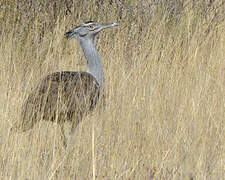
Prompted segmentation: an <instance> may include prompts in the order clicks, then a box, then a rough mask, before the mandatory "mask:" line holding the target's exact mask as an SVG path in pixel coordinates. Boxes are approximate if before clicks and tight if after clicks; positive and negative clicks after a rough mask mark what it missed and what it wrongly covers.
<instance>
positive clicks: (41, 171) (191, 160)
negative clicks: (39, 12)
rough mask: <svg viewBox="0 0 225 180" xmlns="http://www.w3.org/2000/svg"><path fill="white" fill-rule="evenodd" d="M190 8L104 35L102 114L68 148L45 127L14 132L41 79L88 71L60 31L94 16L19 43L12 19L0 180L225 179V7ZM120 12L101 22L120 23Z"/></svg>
mask: <svg viewBox="0 0 225 180" xmlns="http://www.w3.org/2000/svg"><path fill="white" fill-rule="evenodd" d="M105 8H106V7H105ZM194 10H195V9H192V8H191V6H190V7H189V6H187V7H186V8H185V9H184V10H183V11H182V13H180V14H179V18H178V19H177V20H176V19H175V18H174V19H173V18H171V19H172V20H168V19H167V16H166V14H165V15H163V13H162V12H159V10H156V12H157V13H155V14H152V15H151V19H150V21H148V24H147V23H146V21H145V20H144V19H142V18H141V16H140V17H139V16H138V15H139V14H138V13H137V14H136V17H135V18H134V17H129V15H127V16H126V14H125V15H124V16H125V19H121V20H119V23H120V27H119V28H112V29H108V30H105V31H104V32H102V33H100V34H99V36H98V38H97V39H96V46H97V48H98V49H99V53H100V55H101V57H102V61H103V64H104V68H105V75H106V101H107V103H106V107H105V110H104V112H102V113H100V114H99V113H98V111H97V110H96V111H95V112H94V113H92V114H91V115H89V116H88V117H86V118H85V119H84V120H83V121H82V123H81V124H80V125H79V127H78V129H77V131H76V133H75V134H74V136H73V137H72V138H71V141H70V144H69V147H68V149H67V150H66V151H64V150H63V148H62V146H61V144H60V142H59V141H58V138H59V135H58V129H57V125H55V124H51V123H48V122H41V123H39V124H37V125H36V126H35V128H34V129H33V130H31V131H29V132H26V133H21V134H20V133H18V134H13V135H12V136H10V134H9V129H10V127H11V126H12V124H13V123H15V122H16V121H19V118H20V117H19V114H20V112H21V107H22V104H23V102H24V100H25V98H26V97H27V95H28V93H29V92H30V91H31V89H32V88H33V87H34V86H35V84H37V83H38V82H39V81H40V79H42V78H43V77H44V76H46V75H47V74H48V73H51V72H55V71H61V70H73V71H75V70H82V69H85V60H84V58H83V55H82V52H81V49H80V47H79V45H78V43H77V42H76V40H70V41H66V40H65V39H64V37H63V34H64V32H65V31H66V30H69V29H70V28H69V26H70V23H71V24H79V23H81V22H82V21H83V20H84V19H86V20H89V19H88V17H89V16H88V15H87V16H86V17H81V14H80V16H78V19H76V20H75V21H76V22H74V19H73V18H72V16H71V17H70V16H69V17H68V18H61V19H60V21H57V22H56V25H55V26H54V28H53V30H52V31H49V30H48V27H46V28H45V29H44V32H45V33H44V35H43V37H42V38H41V39H40V37H39V35H40V32H39V28H38V27H39V24H38V23H39V21H34V22H33V24H34V25H33V26H32V30H29V29H28V31H27V32H26V33H27V36H26V37H21V34H23V33H17V30H18V28H17V26H19V25H17V22H16V21H15V22H14V23H13V25H14V26H13V27H14V28H12V29H11V30H10V31H8V29H10V25H12V24H10V23H11V18H12V17H14V16H13V15H12V16H9V17H8V18H5V19H4V20H5V26H4V27H3V26H2V28H1V32H0V33H1V37H0V38H1V44H0V112H1V113H0V114H1V116H0V118H1V121H0V129H1V131H0V151H1V153H0V177H1V179H94V178H93V172H94V173H95V174H96V177H95V178H96V179H222V178H223V177H225V156H224V152H225V132H224V126H225V30H224V29H225V23H224V21H221V18H224V17H225V16H224V13H223V12H224V9H222V10H223V11H222V10H220V11H219V10H218V11H216V12H217V13H213V12H214V11H213V10H212V11H211V10H210V9H209V12H207V15H206V16H207V17H203V16H201V14H197V12H195V11H194ZM74 11H75V10H74ZM89 11H90V12H89ZM89 11H88V12H87V13H90V17H94V13H93V12H92V11H91V10H89ZM134 11H135V10H134ZM114 13H115V12H112V14H113V15H111V16H110V15H107V18H108V19H104V16H103V15H104V14H102V15H101V14H100V15H98V17H96V19H97V20H99V21H107V22H116V21H117V16H116V14H114ZM218 14H219V15H218ZM0 15H1V16H3V14H0ZM38 18H39V17H36V19H37V20H38ZM132 18H133V19H132ZM47 20H50V19H47ZM47 20H46V21H47ZM35 23H37V24H35ZM144 23H146V24H144ZM7 24H8V26H7ZM68 24H69V25H68ZM140 27H141V28H140ZM93 121H94V123H92V122H93ZM93 124H94V132H93V130H92V128H93ZM66 126H68V127H69V124H66ZM93 133H94V137H92V135H93ZM93 142H94V144H93ZM93 148H94V152H93V151H92V150H93ZM93 162H94V166H93ZM93 167H94V171H93Z"/></svg>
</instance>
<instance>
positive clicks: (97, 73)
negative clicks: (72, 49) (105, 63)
mask: <svg viewBox="0 0 225 180" xmlns="http://www.w3.org/2000/svg"><path fill="white" fill-rule="evenodd" d="M78 41H79V43H80V45H81V47H82V49H83V52H84V56H85V58H86V60H87V66H88V68H87V72H88V73H90V74H92V75H93V76H94V77H95V78H96V80H97V82H98V83H99V85H100V86H101V87H103V86H104V82H105V79H104V71H103V67H102V63H101V59H100V57H99V55H98V52H97V50H96V48H95V45H94V40H89V39H88V40H87V39H85V40H83V39H78Z"/></svg>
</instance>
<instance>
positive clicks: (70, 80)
mask: <svg viewBox="0 0 225 180" xmlns="http://www.w3.org/2000/svg"><path fill="white" fill-rule="evenodd" d="M118 25H119V24H118V23H99V22H95V21H88V22H85V23H82V24H80V25H79V26H77V27H75V28H73V29H72V30H70V31H68V32H66V33H65V37H66V39H72V38H73V37H75V38H76V39H77V41H78V43H79V44H80V46H81V48H82V50H83V54H84V56H85V59H86V60H87V70H86V71H79V72H76V71H75V72H74V71H61V72H54V73H52V74H49V75H47V76H46V77H45V78H44V79H42V80H41V81H40V82H39V83H38V84H37V86H36V87H35V88H34V89H33V90H32V91H31V93H30V94H29V95H28V98H27V99H26V100H25V102H24V104H23V108H22V112H21V121H20V122H19V123H17V124H16V125H14V126H13V127H12V128H11V132H12V131H18V130H20V131H23V132H25V131H27V130H29V129H32V128H33V127H34V125H35V124H36V123H37V122H38V121H40V120H46V121H51V122H56V123H57V124H59V126H60V130H61V133H60V134H61V138H62V140H63V146H64V147H66V146H67V139H66V136H65V132H64V123H65V122H66V121H69V122H71V123H72V126H71V132H70V133H71V134H73V132H74V131H75V129H76V127H77V125H78V124H79V123H80V122H81V120H82V119H83V117H84V116H85V115H87V114H88V113H89V112H91V111H93V109H94V108H95V107H96V104H97V103H98V101H99V97H100V95H101V93H102V92H103V91H104V84H105V78H104V70H103V65H102V62H101V59H100V56H99V54H98V52H97V50H96V48H95V45H94V39H95V37H96V35H97V34H98V33H99V32H100V31H102V30H103V29H106V28H110V27H114V26H118Z"/></svg>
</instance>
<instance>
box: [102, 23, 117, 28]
mask: <svg viewBox="0 0 225 180" xmlns="http://www.w3.org/2000/svg"><path fill="white" fill-rule="evenodd" d="M113 26H119V23H103V24H102V29H105V28H110V27H113Z"/></svg>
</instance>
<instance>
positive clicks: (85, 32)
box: [65, 21, 119, 39]
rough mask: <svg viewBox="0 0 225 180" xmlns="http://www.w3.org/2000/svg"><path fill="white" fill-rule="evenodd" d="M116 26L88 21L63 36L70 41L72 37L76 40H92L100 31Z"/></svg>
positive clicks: (114, 24)
mask: <svg viewBox="0 0 225 180" xmlns="http://www.w3.org/2000/svg"><path fill="white" fill-rule="evenodd" d="M118 25H119V24H118V23H98V22H95V21H88V22H85V23H82V24H80V25H79V26H77V27H75V28H74V29H72V30H71V31H69V32H67V33H65V36H66V38H67V39H70V38H72V37H74V36H76V37H78V38H79V37H80V38H82V37H87V38H94V36H95V35H96V34H98V33H99V32H100V31H101V30H103V29H106V28H110V27H113V26H118Z"/></svg>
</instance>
